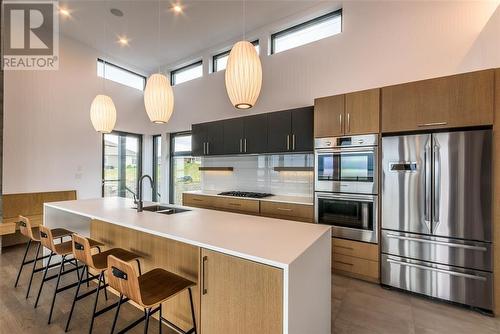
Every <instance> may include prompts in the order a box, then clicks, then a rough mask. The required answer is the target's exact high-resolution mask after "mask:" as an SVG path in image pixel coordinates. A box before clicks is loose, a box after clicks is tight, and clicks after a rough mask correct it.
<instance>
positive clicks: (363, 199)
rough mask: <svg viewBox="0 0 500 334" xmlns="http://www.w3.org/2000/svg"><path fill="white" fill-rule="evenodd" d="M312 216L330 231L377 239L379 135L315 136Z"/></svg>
mask: <svg viewBox="0 0 500 334" xmlns="http://www.w3.org/2000/svg"><path fill="white" fill-rule="evenodd" d="M314 144H315V145H314V146H315V174H314V177H315V182H314V187H315V220H316V222H317V223H319V224H328V225H331V226H332V230H333V235H334V236H335V237H341V238H346V239H353V240H359V241H365V242H372V243H376V242H377V240H378V232H377V226H378V180H377V173H378V171H377V167H378V166H377V164H378V135H376V134H374V135H363V136H352V137H331V138H318V139H315V143H314Z"/></svg>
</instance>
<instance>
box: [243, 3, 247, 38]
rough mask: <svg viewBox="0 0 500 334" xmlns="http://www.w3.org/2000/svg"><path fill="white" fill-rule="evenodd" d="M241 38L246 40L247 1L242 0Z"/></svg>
mask: <svg viewBox="0 0 500 334" xmlns="http://www.w3.org/2000/svg"><path fill="white" fill-rule="evenodd" d="M243 40H244V41H246V40H247V2H246V0H243Z"/></svg>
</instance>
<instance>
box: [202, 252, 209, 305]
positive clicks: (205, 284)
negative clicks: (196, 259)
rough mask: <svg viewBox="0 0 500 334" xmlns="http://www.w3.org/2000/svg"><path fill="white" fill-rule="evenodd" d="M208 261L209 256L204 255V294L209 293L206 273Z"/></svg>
mask: <svg viewBox="0 0 500 334" xmlns="http://www.w3.org/2000/svg"><path fill="white" fill-rule="evenodd" d="M207 262H208V257H207V256H204V257H203V262H202V268H201V269H202V271H203V277H202V279H203V282H202V284H201V290H202V293H203V294H204V295H206V294H207V293H208V289H207V276H206V275H205V273H206V272H207V266H206V263H207Z"/></svg>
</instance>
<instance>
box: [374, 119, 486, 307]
mask: <svg viewBox="0 0 500 334" xmlns="http://www.w3.org/2000/svg"><path fill="white" fill-rule="evenodd" d="M382 169H383V175H382V236H381V240H382V241H381V245H382V256H381V270H382V274H381V281H382V284H384V285H388V286H393V287H397V288H400V289H404V290H408V291H412V292H416V293H420V294H424V295H428V296H431V297H436V298H441V299H444V300H448V301H452V302H457V303H461V304H466V305H469V306H473V307H476V308H480V309H484V310H491V309H492V307H493V281H492V278H493V274H492V272H493V261H492V251H493V247H492V244H491V241H492V217H491V215H492V188H491V182H492V176H491V175H492V171H491V169H492V131H491V130H489V129H486V130H472V131H457V132H441V133H428V134H417V135H408V136H389V137H383V138H382Z"/></svg>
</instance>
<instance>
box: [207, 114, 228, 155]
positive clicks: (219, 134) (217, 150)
mask: <svg viewBox="0 0 500 334" xmlns="http://www.w3.org/2000/svg"><path fill="white" fill-rule="evenodd" d="M223 124H224V123H223V122H220V121H219V122H210V123H205V127H206V129H205V131H206V144H205V145H206V148H205V155H218V154H224V125H223Z"/></svg>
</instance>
